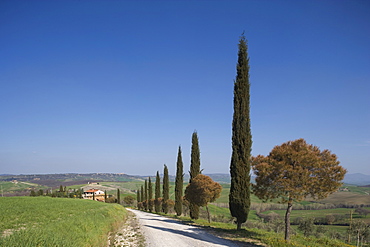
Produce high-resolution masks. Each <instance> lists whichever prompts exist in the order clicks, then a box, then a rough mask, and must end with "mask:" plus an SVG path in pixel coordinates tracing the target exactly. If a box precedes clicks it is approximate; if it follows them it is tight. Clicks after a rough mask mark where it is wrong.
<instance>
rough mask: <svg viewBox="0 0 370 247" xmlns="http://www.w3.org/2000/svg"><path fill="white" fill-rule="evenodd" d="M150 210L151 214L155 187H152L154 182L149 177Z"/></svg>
mask: <svg viewBox="0 0 370 247" xmlns="http://www.w3.org/2000/svg"><path fill="white" fill-rule="evenodd" d="M148 209H149V212H152V211H153V186H152V180H151V179H150V177H149V182H148Z"/></svg>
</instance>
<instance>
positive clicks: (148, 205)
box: [137, 131, 201, 219]
mask: <svg viewBox="0 0 370 247" xmlns="http://www.w3.org/2000/svg"><path fill="white" fill-rule="evenodd" d="M200 173H201V170H200V150H199V140H198V134H197V132H196V131H194V132H193V134H192V147H191V164H190V180H189V183H191V181H192V179H193V178H195V177H196V176H197V175H198V174H200ZM160 184H161V182H160V176H159V172H158V171H157V175H156V182H155V198H154V199H153V197H152V195H153V194H152V183H151V178H150V177H149V183H148V184H147V180H145V182H144V186H141V189H140V190H138V191H137V201H138V207H139V209H144V210H147V211H150V212H152V211H153V205H154V210H155V212H160V211H162V212H164V213H168V210H169V207H170V206H172V205H173V206H174V209H175V212H176V214H177V215H178V216H180V215H181V214H182V213H183V203H184V200H183V184H184V165H183V161H182V151H181V146H179V148H178V154H177V163H176V179H175V202H173V201H172V200H171V199H170V198H169V175H168V168H167V166H166V165H164V170H163V189H162V194H161V192H160ZM161 196H162V197H161ZM189 211H190V217H191V218H193V219H197V218H199V206H197V205H195V204H193V203H190V204H189Z"/></svg>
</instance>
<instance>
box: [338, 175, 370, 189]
mask: <svg viewBox="0 0 370 247" xmlns="http://www.w3.org/2000/svg"><path fill="white" fill-rule="evenodd" d="M343 182H344V183H346V184H353V185H359V186H364V185H370V175H365V174H362V173H353V174H346V176H345V177H344V180H343Z"/></svg>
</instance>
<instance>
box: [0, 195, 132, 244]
mask: <svg viewBox="0 0 370 247" xmlns="http://www.w3.org/2000/svg"><path fill="white" fill-rule="evenodd" d="M0 208H1V210H2V212H1V214H0V234H1V238H0V246H14V247H16V246H30V247H31V246H76V247H77V246H106V243H107V239H108V235H109V233H110V232H112V231H114V230H115V229H116V228H117V227H119V225H120V224H121V223H122V222H123V220H124V218H125V216H126V210H125V209H124V208H123V207H122V206H120V205H118V204H109V203H101V202H96V201H90V200H80V199H67V198H50V197H2V198H0Z"/></svg>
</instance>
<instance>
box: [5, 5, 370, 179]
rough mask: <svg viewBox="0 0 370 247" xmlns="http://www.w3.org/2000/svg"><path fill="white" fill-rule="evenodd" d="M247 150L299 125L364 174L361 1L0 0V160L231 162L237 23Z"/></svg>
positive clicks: (127, 166)
mask: <svg viewBox="0 0 370 247" xmlns="http://www.w3.org/2000/svg"><path fill="white" fill-rule="evenodd" d="M243 31H245V36H246V38H247V39H248V44H249V57H250V75H251V76H250V81H251V121H252V135H253V148H252V149H253V151H252V154H253V155H258V154H263V155H267V154H268V153H269V151H270V150H271V149H272V148H273V147H274V146H275V145H279V144H281V143H283V142H286V141H289V140H295V139H298V138H304V139H306V141H307V142H308V143H311V144H314V145H317V146H319V147H320V148H321V149H329V150H331V151H332V152H333V153H335V154H337V155H338V158H339V160H340V161H341V164H342V165H343V166H344V167H345V168H346V169H348V172H349V173H356V172H361V173H364V174H369V175H370V162H369V161H370V2H369V1H367V0H361V1H356V0H339V1H338V0H333V1H328V0H324V1H321V0H320V1H313V0H307V1H295V0H294V1H276V0H273V1H257V0H255V1H14V0H9V1H7V0H3V1H1V2H0V85H1V90H0V115H1V120H0V174H1V173H12V174H20V173H22V174H28V173H75V172H81V173H87V172H114V173H127V174H131V175H134V174H137V175H155V173H156V171H157V170H159V171H163V164H167V166H168V167H169V171H170V174H175V167H176V157H177V149H178V146H179V145H181V147H182V150H183V160H184V171H185V172H187V171H188V170H189V163H190V147H191V135H192V133H193V131H194V130H197V132H198V135H199V143H200V149H201V166H202V168H203V169H204V173H228V172H229V164H230V156H231V121H232V114H233V105H232V103H233V83H234V79H235V75H236V69H235V66H236V61H237V52H238V47H237V44H238V41H239V37H240V35H241V33H242V32H243Z"/></svg>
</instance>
